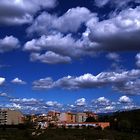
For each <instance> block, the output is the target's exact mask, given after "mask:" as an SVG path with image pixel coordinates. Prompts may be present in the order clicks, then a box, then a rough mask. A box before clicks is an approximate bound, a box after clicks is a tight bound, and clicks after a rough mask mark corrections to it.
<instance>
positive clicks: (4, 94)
mask: <svg viewBox="0 0 140 140" xmlns="http://www.w3.org/2000/svg"><path fill="white" fill-rule="evenodd" d="M0 96H1V97H7V96H8V95H7V93H0Z"/></svg>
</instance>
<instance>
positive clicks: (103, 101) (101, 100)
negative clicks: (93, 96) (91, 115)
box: [93, 97, 110, 105]
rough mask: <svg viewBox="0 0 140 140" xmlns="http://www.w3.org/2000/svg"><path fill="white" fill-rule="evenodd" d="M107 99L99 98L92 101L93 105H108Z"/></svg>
mask: <svg viewBox="0 0 140 140" xmlns="http://www.w3.org/2000/svg"><path fill="white" fill-rule="evenodd" d="M109 102H110V101H109V99H107V98H105V97H99V98H98V99H97V100H94V101H93V103H95V104H98V105H109Z"/></svg>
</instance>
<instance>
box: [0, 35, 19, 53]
mask: <svg viewBox="0 0 140 140" xmlns="http://www.w3.org/2000/svg"><path fill="white" fill-rule="evenodd" d="M19 47H20V43H19V40H18V39H17V38H15V37H13V36H6V37H5V38H3V39H0V53H4V52H8V51H11V50H14V49H17V48H19Z"/></svg>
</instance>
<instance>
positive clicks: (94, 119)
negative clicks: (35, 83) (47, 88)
mask: <svg viewBox="0 0 140 140" xmlns="http://www.w3.org/2000/svg"><path fill="white" fill-rule="evenodd" d="M27 122H28V123H32V125H33V126H34V127H35V128H36V129H46V128H48V127H54V128H63V127H65V128H85V127H91V128H92V127H94V128H101V129H104V128H107V127H110V123H109V122H99V121H98V115H97V114H95V113H93V112H79V113H72V112H58V111H49V112H48V113H47V114H39V115H35V114H32V115H23V114H22V113H21V112H20V111H18V110H10V109H1V110H0V125H19V124H26V123H27Z"/></svg>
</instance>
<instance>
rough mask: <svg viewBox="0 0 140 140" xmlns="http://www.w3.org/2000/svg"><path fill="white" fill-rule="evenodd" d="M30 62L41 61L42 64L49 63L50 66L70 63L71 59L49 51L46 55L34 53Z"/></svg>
mask: <svg viewBox="0 0 140 140" xmlns="http://www.w3.org/2000/svg"><path fill="white" fill-rule="evenodd" d="M30 60H31V61H40V62H42V63H48V64H58V63H70V62H71V58H70V57H68V56H62V55H59V54H56V53H54V52H51V51H48V52H46V53H45V54H39V53H32V54H31V55H30Z"/></svg>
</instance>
